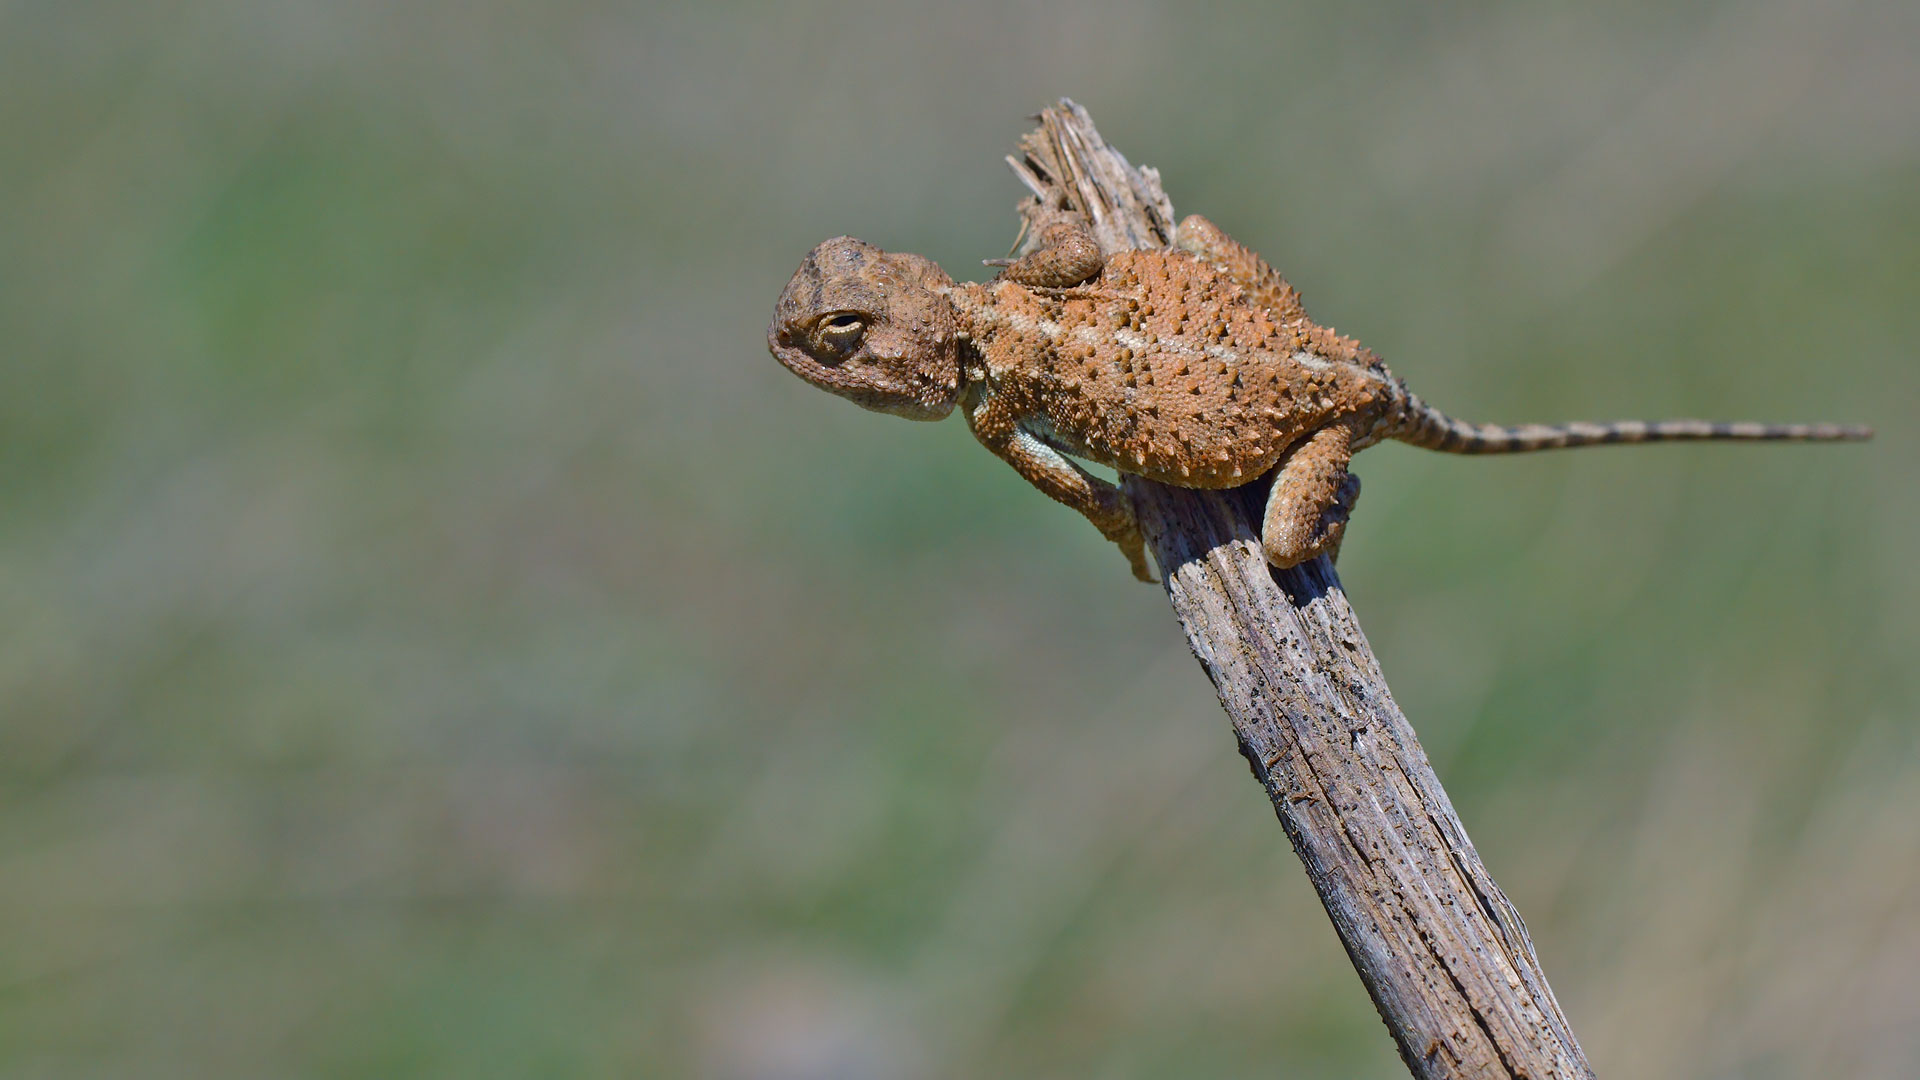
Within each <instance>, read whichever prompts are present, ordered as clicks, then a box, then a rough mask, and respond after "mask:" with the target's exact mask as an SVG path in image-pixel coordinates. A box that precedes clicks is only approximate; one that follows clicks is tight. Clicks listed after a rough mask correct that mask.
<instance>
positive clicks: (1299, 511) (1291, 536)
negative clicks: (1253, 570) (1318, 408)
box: [1260, 424, 1360, 570]
mask: <svg viewBox="0 0 1920 1080" xmlns="http://www.w3.org/2000/svg"><path fill="white" fill-rule="evenodd" d="M1352 460H1353V436H1352V433H1351V432H1350V431H1349V430H1348V428H1347V427H1346V426H1345V425H1344V424H1335V425H1333V426H1331V427H1324V428H1321V429H1320V430H1319V431H1316V432H1314V433H1313V434H1311V435H1309V436H1307V437H1306V438H1305V439H1303V440H1301V441H1300V442H1299V443H1297V444H1295V445H1294V447H1293V449H1292V450H1290V451H1289V452H1288V453H1287V457H1286V460H1284V461H1282V462H1281V463H1280V468H1279V469H1278V470H1277V471H1276V472H1275V473H1274V477H1273V487H1272V488H1271V489H1270V490H1269V491H1268V492H1267V508H1266V513H1264V514H1263V515H1262V516H1261V523H1260V546H1261V548H1262V549H1263V550H1264V551H1265V552H1266V556H1267V561H1268V562H1270V563H1272V564H1273V565H1275V566H1277V567H1279V568H1281V569H1282V570H1284V569H1286V568H1288V567H1291V566H1298V565H1300V564H1301V563H1303V562H1306V561H1308V560H1309V559H1312V558H1313V557H1314V556H1316V555H1326V556H1328V557H1329V558H1338V557H1339V554H1340V541H1341V539H1342V537H1344V536H1345V535H1346V531H1347V517H1348V515H1350V514H1351V513H1352V512H1353V505H1354V503H1355V502H1357V501H1358V500H1359V498H1360V478H1359V477H1357V476H1355V475H1353V474H1352V473H1350V472H1348V471H1347V464H1348V462H1350V461H1352Z"/></svg>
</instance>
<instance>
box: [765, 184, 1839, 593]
mask: <svg viewBox="0 0 1920 1080" xmlns="http://www.w3.org/2000/svg"><path fill="white" fill-rule="evenodd" d="M998 262H1000V263H1002V264H1004V265H1005V269H1004V270H1003V271H1002V272H1001V273H1000V275H999V276H998V277H996V278H995V279H994V280H992V281H988V282H985V283H983V284H955V283H954V281H953V279H952V278H950V277H948V276H947V275H946V274H945V273H944V272H942V271H941V269H940V268H939V267H938V266H936V265H934V263H933V262H932V261H930V260H928V259H925V258H922V257H921V256H918V255H906V254H896V253H890V252H885V251H882V250H880V249H879V248H877V247H874V246H873V245H871V244H868V243H865V242H863V241H860V240H855V239H854V238H852V237H849V236H840V237H835V238H834V239H832V240H828V241H826V242H825V243H823V244H821V245H820V246H818V247H816V248H814V249H813V251H812V252H811V253H810V254H808V256H807V258H806V261H804V262H802V263H801V264H800V269H799V270H798V271H796V272H795V273H794V275H793V279H792V280H791V281H789V282H788V283H787V287H786V290H785V291H784V292H782V293H781V294H780V301H779V303H778V304H777V305H776V306H775V308H774V315H773V324H772V326H771V327H769V328H768V331H767V345H768V347H769V348H770V349H771V350H772V351H773V355H774V357H775V358H776V359H778V360H779V361H780V362H781V363H782V364H784V365H786V366H787V368H789V369H790V370H792V371H793V372H794V374H796V375H799V376H800V377H801V378H803V379H805V380H807V381H808V382H810V383H812V384H813V385H815V386H818V387H820V388H821V389H823V390H830V391H832V392H833V393H835V394H838V395H840V396H841V397H845V398H848V399H850V400H852V401H853V402H855V403H856V404H858V405H862V406H864V407H866V408H869V409H873V410H876V411H879V412H887V413H892V414H894V415H896V416H904V417H907V418H909V419H913V420H939V419H941V418H943V417H945V416H946V415H947V414H948V413H949V412H951V411H953V408H954V407H955V406H956V405H957V406H959V407H960V408H961V409H962V410H963V412H964V414H965V415H966V418H967V424H968V426H969V427H970V428H972V430H973V434H974V437H975V438H977V439H979V440H980V442H981V444H982V445H984V446H985V447H986V448H987V449H989V450H992V451H993V452H994V453H995V454H997V455H999V456H1000V457H1001V458H1002V459H1003V460H1005V461H1006V462H1007V463H1008V464H1009V465H1012V466H1013V467H1014V469H1015V470H1017V471H1018V472H1019V473H1020V475H1021V476H1024V477H1026V478H1027V480H1028V482H1030V483H1032V484H1033V485H1034V486H1035V487H1037V488H1039V489H1040V490H1041V491H1043V492H1045V493H1046V494H1047V495H1049V496H1051V497H1052V498H1054V499H1056V500H1058V501H1060V502H1063V503H1065V504H1067V505H1068V506H1071V507H1073V508H1074V509H1075V510H1078V511H1080V512H1081V513H1082V514H1084V515H1086V517H1087V520H1089V521H1091V522H1093V524H1094V526H1095V527H1096V528H1098V529H1099V530H1100V532H1101V533H1102V534H1103V535H1105V536H1106V537H1107V538H1108V539H1109V540H1112V541H1113V542H1114V543H1116V544H1118V545H1119V546H1120V550H1121V551H1122V552H1124V553H1125V554H1126V556H1127V561H1128V562H1129V563H1130V564H1131V565H1132V567H1133V572H1134V575H1135V576H1136V577H1138V578H1140V579H1141V580H1143V581H1151V580H1153V578H1152V575H1151V574H1150V573H1149V571H1148V568H1147V559H1146V550H1145V544H1144V542H1143V540H1142V537H1141V534H1140V528H1139V525H1138V523H1137V522H1136V520H1135V518H1134V512H1133V507H1132V504H1131V503H1130V502H1129V501H1128V500H1127V498H1126V496H1125V495H1124V494H1123V493H1122V492H1121V490H1120V489H1119V488H1117V487H1115V486H1114V485H1113V484H1110V483H1107V482H1106V481H1105V480H1102V479H1100V478H1099V477H1096V476H1093V475H1091V474H1090V473H1088V472H1087V471H1086V470H1085V469H1082V468H1080V467H1079V466H1078V465H1076V464H1075V463H1074V462H1073V461H1071V460H1069V459H1068V456H1067V455H1073V456H1076V457H1079V458H1083V459H1085V460H1088V461H1094V462H1098V463H1100V464H1102V465H1107V466H1110V467H1112V468H1114V469H1116V470H1119V471H1120V472H1126V473H1134V474H1137V475H1139V476H1144V477H1146V478H1148V479H1150V480H1155V481H1158V482H1160V483H1163V484H1173V485H1176V486H1180V487H1193V488H1227V487H1235V486H1238V485H1240V484H1245V483H1249V482H1251V481H1252V480H1254V479H1255V478H1257V477H1259V476H1261V475H1262V474H1264V473H1267V472H1268V471H1270V470H1275V469H1276V468H1277V472H1276V474H1275V476H1274V478H1273V486H1272V488H1271V490H1270V492H1269V494H1268V496H1267V503H1266V511H1265V514H1264V518H1263V521H1262V529H1261V543H1262V546H1263V547H1264V548H1265V551H1266V556H1267V560H1268V561H1269V562H1271V563H1272V564H1273V565H1275V566H1279V567H1288V566H1293V565H1295V564H1297V563H1300V562H1303V561H1305V560H1307V559H1311V558H1313V557H1314V556H1316V555H1319V554H1322V553H1327V554H1337V553H1338V550H1339V544H1340V539H1341V536H1342V534H1343V532H1344V531H1345V529H1346V523H1347V517H1348V515H1349V514H1350V513H1352V511H1353V505H1354V501H1355V499H1356V498H1358V496H1359V493H1360V481H1359V479H1358V478H1357V477H1355V476H1354V475H1353V474H1352V473H1350V472H1348V471H1347V465H1348V462H1349V461H1350V460H1351V458H1352V456H1353V454H1354V452H1355V451H1357V450H1360V449H1363V448H1365V447H1368V446H1371V445H1373V444H1374V443H1376V442H1379V441H1380V440H1382V439H1398V440H1400V441H1401V442H1406V443H1411V444H1413V445H1415V446H1423V447H1427V448H1428V449H1432V450H1442V451H1446V452H1449V453H1456V454H1508V453H1519V452H1522V451H1530V450H1548V449H1553V448H1557V447H1563V446H1593V445H1598V444H1602V443H1637V442H1665V441H1670V440H1680V439H1740V440H1759V439H1766V440H1782V439H1784V440H1802V441H1829V440H1843V439H1866V438H1869V437H1871V434H1872V433H1871V432H1870V431H1868V430H1867V429H1865V428H1859V427H1844V426H1839V425H1832V424H1812V425H1808V424H1778V425H1776V424H1755V423H1715V422H1708V421H1702V420H1662V421H1657V422H1650V421H1641V420H1622V421H1614V422H1611V423H1570V424H1552V425H1538V424H1530V425H1525V426H1520V427H1500V426H1493V425H1483V424H1470V423H1467V422H1465V421H1462V420H1456V419H1454V418H1453V417H1450V416H1448V415H1446V414H1445V413H1442V412H1440V411H1439V410H1438V409H1435V408H1433V407H1431V406H1429V405H1428V404H1426V403H1425V402H1423V401H1421V400H1420V398H1419V397H1418V396H1416V395H1414V394H1413V393H1411V392H1410V391H1408V390H1407V388H1406V384H1404V383H1403V382H1401V381H1400V380H1399V379H1398V378H1396V377H1395V376H1394V374H1393V373H1392V372H1391V371H1389V370H1387V366H1386V364H1384V363H1382V362H1381V360H1380V358H1379V357H1378V356H1375V355H1374V354H1373V352H1372V351H1371V350H1369V349H1367V348H1365V347H1364V346H1362V345H1361V344H1360V343H1359V342H1357V341H1355V340H1353V339H1352V338H1348V337H1343V336H1341V335H1339V334H1336V333H1334V332H1333V331H1332V330H1330V329H1327V328H1326V327H1322V326H1319V325H1316V324H1315V323H1314V322H1313V321H1312V320H1311V319H1309V318H1307V315H1306V312H1305V311H1304V310H1303V309H1302V308H1301V306H1300V295H1299V293H1297V292H1295V291H1294V289H1293V287H1292V286H1291V285H1288V284H1287V282H1286V280H1285V279H1284V278H1282V277H1281V276H1280V274H1279V273H1278V272H1276V271H1275V270H1274V269H1273V268H1272V267H1270V266H1268V265H1267V264H1266V263H1265V262H1264V261H1262V260H1261V258H1260V257H1259V256H1258V255H1256V254H1254V253H1253V252H1252V251H1250V250H1249V249H1247V248H1245V247H1243V246H1241V245H1240V244H1238V243H1236V242H1234V241H1233V240H1232V239H1230V238H1229V237H1227V236H1226V234H1224V233H1222V232H1221V231H1220V230H1219V229H1218V228H1216V227H1215V226H1214V225H1213V223H1211V222H1209V221H1207V220H1206V219H1205V218H1202V217H1199V216H1198V215H1195V216H1193V217H1189V218H1187V219H1186V220H1184V221H1182V222H1181V223H1180V225H1179V228H1178V229H1177V230H1176V232H1175V235H1174V245H1173V246H1172V247H1170V248H1161V249H1152V250H1141V251H1121V252H1115V253H1113V254H1110V255H1108V254H1103V253H1102V252H1101V250H1100V246H1099V244H1098V243H1097V242H1096V241H1095V239H1094V237H1093V234H1092V233H1091V232H1089V231H1088V230H1087V228H1086V227H1085V226H1084V225H1083V224H1081V223H1080V222H1078V221H1076V220H1070V219H1068V218H1066V217H1064V216H1063V217H1060V218H1058V219H1056V220H1054V221H1053V222H1052V223H1051V224H1049V225H1047V226H1046V228H1044V229H1043V230H1042V233H1041V244H1040V246H1039V247H1037V248H1036V249H1035V250H1033V251H1031V252H1029V253H1028V254H1026V255H1024V256H1022V257H1021V258H1019V259H1017V260H1012V261H1010V262H1009V261H1007V260H998Z"/></svg>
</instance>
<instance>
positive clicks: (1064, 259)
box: [987, 221, 1107, 289]
mask: <svg viewBox="0 0 1920 1080" xmlns="http://www.w3.org/2000/svg"><path fill="white" fill-rule="evenodd" d="M1106 264H1107V257H1106V254H1105V253H1103V252H1102V251H1101V250H1100V241H1098V240H1096V239H1094V236H1093V232H1092V230H1090V229H1088V228H1087V227H1086V226H1085V225H1082V224H1081V223H1079V222H1078V221H1057V222H1055V223H1053V224H1051V225H1048V226H1047V227H1046V228H1045V229H1043V230H1041V232H1040V246H1039V247H1037V248H1034V249H1033V250H1032V251H1029V252H1027V253H1026V254H1025V255H1022V256H1020V257H1019V258H1018V259H988V260H987V265H988V266H1004V267H1006V269H1005V270H1002V271H1001V272H1000V273H1001V276H1002V277H1004V278H1006V279H1007V280H1008V281H1011V282H1013V283H1015V284H1017V285H1025V286H1027V287H1029V288H1035V289H1064V288H1067V287H1068V286H1072V285H1078V284H1080V283H1081V282H1083V281H1091V280H1093V279H1094V278H1095V277H1097V276H1099V274H1100V271H1101V269H1102V268H1103V267H1105V266H1106Z"/></svg>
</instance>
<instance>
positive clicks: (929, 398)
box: [767, 327, 959, 420]
mask: <svg viewBox="0 0 1920 1080" xmlns="http://www.w3.org/2000/svg"><path fill="white" fill-rule="evenodd" d="M767 350H768V351H769V352H771V353H773V358H774V359H775V360H778V361H780V365H781V366H782V367H784V368H786V369H787V370H788V371H791V372H793V373H794V374H795V375H798V376H800V378H802V379H804V380H805V381H806V382H808V383H810V384H812V385H814V386H817V387H819V388H820V389H822V390H825V391H827V392H828V393H831V394H834V395H835V396H838V397H843V398H846V399H847V400H848V401H851V402H853V403H854V404H855V405H858V406H860V407H861V408H863V409H869V410H871V411H873V412H881V413H887V414H888V415H890V416H900V417H905V418H906V419H908V420H942V419H945V418H946V416H947V414H948V413H950V412H952V411H953V407H954V405H955V404H956V403H957V401H958V398H959V394H958V389H957V387H954V386H947V385H942V384H941V382H940V381H939V380H938V379H936V378H933V377H931V376H929V375H927V374H925V373H922V372H917V371H904V372H902V371H894V370H891V369H890V367H889V366H888V365H886V364H884V363H881V362H878V361H876V360H875V359H874V358H873V357H872V356H870V355H869V354H868V352H867V350H866V349H865V348H860V349H856V350H854V351H853V352H850V353H848V354H846V355H844V356H835V357H834V358H833V362H832V363H828V362H826V361H824V360H822V359H821V358H819V357H817V356H815V355H814V354H813V353H811V352H809V351H807V350H806V349H803V348H801V347H799V346H798V345H794V344H792V343H791V342H790V341H789V340H788V338H787V336H786V333H785V332H784V331H783V330H782V329H780V328H779V327H775V328H774V330H773V332H772V333H770V334H768V335H767ZM863 361H864V362H863Z"/></svg>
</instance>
